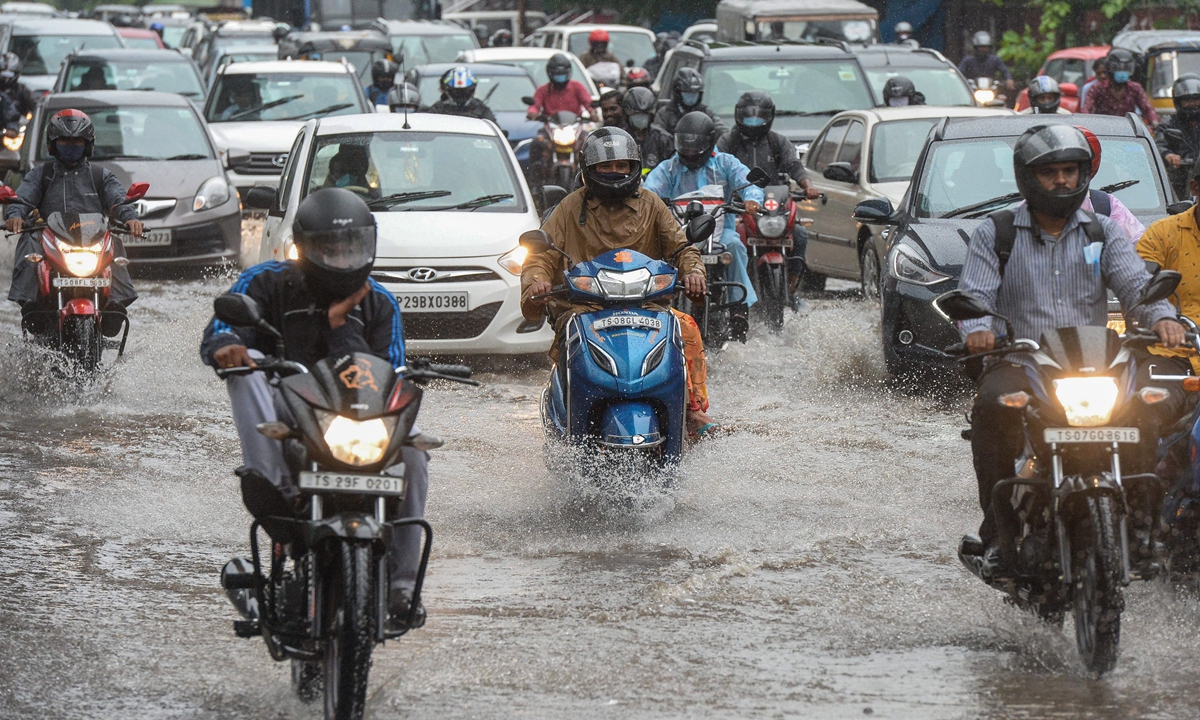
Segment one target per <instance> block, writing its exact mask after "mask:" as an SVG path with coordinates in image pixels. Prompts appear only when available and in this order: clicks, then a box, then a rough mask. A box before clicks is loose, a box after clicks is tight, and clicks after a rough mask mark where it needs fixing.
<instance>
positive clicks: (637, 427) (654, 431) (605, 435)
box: [600, 401, 666, 448]
mask: <svg viewBox="0 0 1200 720" xmlns="http://www.w3.org/2000/svg"><path fill="white" fill-rule="evenodd" d="M664 441H666V434H665V433H663V432H662V431H661V430H660V428H659V424H658V413H657V412H655V410H654V406H652V405H651V404H650V403H648V402H639V401H631V402H619V403H613V404H611V405H609V406H608V407H606V408H605V409H604V415H603V416H602V417H601V419H600V443H601V444H602V445H605V446H607V447H619V448H624V447H630V448H635V447H636V448H644V447H655V446H658V445H661V444H662V443H663V442H664Z"/></svg>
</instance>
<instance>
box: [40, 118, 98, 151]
mask: <svg viewBox="0 0 1200 720" xmlns="http://www.w3.org/2000/svg"><path fill="white" fill-rule="evenodd" d="M48 125H49V126H48V127H47V128H46V145H47V148H46V150H47V152H49V153H50V154H51V155H53V156H54V157H58V147H57V146H56V145H55V141H57V140H62V139H65V138H83V155H84V157H91V156H92V148H93V147H94V146H95V144H96V130H95V128H93V127H92V119H91V118H90V117H88V116H87V113H85V112H83V111H82V110H75V109H74V108H67V109H66V110H59V111H58V112H56V113H54V115H53V116H52V117H51V118H50V122H49V124H48Z"/></svg>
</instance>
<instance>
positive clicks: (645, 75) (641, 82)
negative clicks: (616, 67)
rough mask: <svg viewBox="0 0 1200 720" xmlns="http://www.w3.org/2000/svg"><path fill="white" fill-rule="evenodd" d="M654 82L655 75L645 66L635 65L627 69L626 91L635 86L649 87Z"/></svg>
mask: <svg viewBox="0 0 1200 720" xmlns="http://www.w3.org/2000/svg"><path fill="white" fill-rule="evenodd" d="M653 83H654V77H653V76H652V75H650V73H649V72H648V71H647V70H646V68H644V67H638V66H637V65H634V66H633V67H631V68H629V69H628V70H626V71H625V87H626V92H628V90H629V89H632V88H635V87H644V88H648V87H650V86H651V85H652V84H653Z"/></svg>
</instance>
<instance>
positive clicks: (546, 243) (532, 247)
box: [521, 230, 554, 255]
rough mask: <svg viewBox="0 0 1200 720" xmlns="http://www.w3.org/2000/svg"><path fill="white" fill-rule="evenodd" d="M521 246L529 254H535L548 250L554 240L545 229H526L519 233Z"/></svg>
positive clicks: (552, 245)
mask: <svg viewBox="0 0 1200 720" xmlns="http://www.w3.org/2000/svg"><path fill="white" fill-rule="evenodd" d="M521 247H523V248H525V249H526V250H528V251H529V254H530V255H536V254H540V253H544V252H549V251H550V249H551V248H553V247H554V241H553V240H551V239H550V236H549V235H548V234H547V233H546V231H545V230H526V231H525V232H523V233H521Z"/></svg>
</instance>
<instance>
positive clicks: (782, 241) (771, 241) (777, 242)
mask: <svg viewBox="0 0 1200 720" xmlns="http://www.w3.org/2000/svg"><path fill="white" fill-rule="evenodd" d="M746 244H747V245H767V246H769V247H785V248H790V247H791V246H792V236H791V235H788V236H787V237H778V238H764V237H748V238H746Z"/></svg>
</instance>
